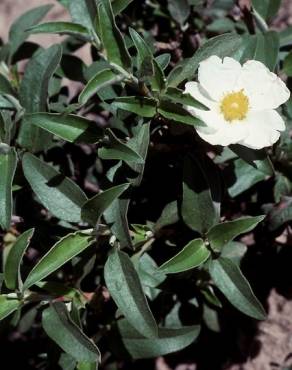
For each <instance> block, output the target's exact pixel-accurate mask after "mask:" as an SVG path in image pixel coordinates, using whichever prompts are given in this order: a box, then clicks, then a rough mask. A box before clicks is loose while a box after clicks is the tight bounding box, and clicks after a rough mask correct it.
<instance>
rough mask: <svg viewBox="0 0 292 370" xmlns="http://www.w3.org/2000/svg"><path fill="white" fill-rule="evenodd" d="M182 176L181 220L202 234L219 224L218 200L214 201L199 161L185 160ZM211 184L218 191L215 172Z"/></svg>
mask: <svg viewBox="0 0 292 370" xmlns="http://www.w3.org/2000/svg"><path fill="white" fill-rule="evenodd" d="M205 168H206V167H205ZM183 176H184V177H183V201H182V205H181V215H182V218H183V220H184V222H185V224H186V225H188V226H189V227H190V228H191V229H192V230H195V231H198V232H199V233H201V234H204V233H206V232H207V231H208V230H209V229H210V228H211V227H212V226H214V225H215V224H216V223H218V222H219V216H220V207H218V202H219V200H218V199H217V200H216V199H215V195H216V194H215V193H214V191H212V188H210V184H209V181H208V179H209V177H208V176H207V175H206V170H205V169H204V167H203V162H200V161H199V159H196V158H195V159H191V158H186V160H185V163H184V175H183ZM212 182H213V183H214V184H216V185H215V186H216V187H218V189H219V185H218V180H217V178H216V171H213V175H212ZM216 203H217V204H216Z"/></svg>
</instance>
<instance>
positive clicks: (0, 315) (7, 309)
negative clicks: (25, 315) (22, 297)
mask: <svg viewBox="0 0 292 370" xmlns="http://www.w3.org/2000/svg"><path fill="white" fill-rule="evenodd" d="M20 306H21V302H20V301H19V300H17V299H12V298H9V297H8V296H7V295H0V320H3V319H5V317H7V316H9V315H10V314H11V313H12V312H14V311H16V310H17V309H18V308H19V307H20Z"/></svg>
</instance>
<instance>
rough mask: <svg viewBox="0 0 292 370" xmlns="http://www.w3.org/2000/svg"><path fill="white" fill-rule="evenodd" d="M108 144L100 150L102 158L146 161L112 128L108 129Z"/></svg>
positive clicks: (99, 153) (99, 154)
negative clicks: (117, 135)
mask: <svg viewBox="0 0 292 370" xmlns="http://www.w3.org/2000/svg"><path fill="white" fill-rule="evenodd" d="M107 135H108V144H107V145H106V147H103V148H100V149H99V150H98V156H99V157H100V158H101V159H116V160H123V161H125V162H136V163H144V159H143V158H142V157H141V156H140V154H139V153H137V152H136V151H135V150H133V149H131V148H130V147H129V146H128V145H127V144H124V143H123V142H122V141H121V140H119V139H118V138H117V137H116V136H115V135H114V133H113V132H112V131H111V130H109V129H108V130H107Z"/></svg>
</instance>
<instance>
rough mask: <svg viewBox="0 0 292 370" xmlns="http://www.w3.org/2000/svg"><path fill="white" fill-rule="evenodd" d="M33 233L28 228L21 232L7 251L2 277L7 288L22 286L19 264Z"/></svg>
mask: <svg viewBox="0 0 292 370" xmlns="http://www.w3.org/2000/svg"><path fill="white" fill-rule="evenodd" d="M33 233H34V229H30V230H27V231H25V232H24V233H23V234H21V235H20V236H19V237H18V238H17V240H16V242H15V243H14V244H13V246H12V248H11V249H10V251H9V253H8V256H7V259H6V263H5V266H4V278H5V284H6V286H7V288H9V289H11V290H16V289H21V288H22V280H21V274H20V265H21V261H22V258H23V255H24V253H25V250H26V248H27V247H28V245H29V243H30V239H31V238H32V235H33Z"/></svg>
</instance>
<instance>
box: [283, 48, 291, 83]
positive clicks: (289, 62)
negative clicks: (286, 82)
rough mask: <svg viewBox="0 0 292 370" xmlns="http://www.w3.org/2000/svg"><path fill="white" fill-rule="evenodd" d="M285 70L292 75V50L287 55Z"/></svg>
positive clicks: (288, 74) (289, 75)
mask: <svg viewBox="0 0 292 370" xmlns="http://www.w3.org/2000/svg"><path fill="white" fill-rule="evenodd" d="M283 72H284V73H285V74H286V75H287V76H288V77H291V76H292V52H291V51H290V53H289V54H288V55H287V56H286V58H285V60H284V65H283Z"/></svg>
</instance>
